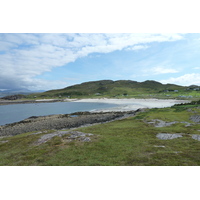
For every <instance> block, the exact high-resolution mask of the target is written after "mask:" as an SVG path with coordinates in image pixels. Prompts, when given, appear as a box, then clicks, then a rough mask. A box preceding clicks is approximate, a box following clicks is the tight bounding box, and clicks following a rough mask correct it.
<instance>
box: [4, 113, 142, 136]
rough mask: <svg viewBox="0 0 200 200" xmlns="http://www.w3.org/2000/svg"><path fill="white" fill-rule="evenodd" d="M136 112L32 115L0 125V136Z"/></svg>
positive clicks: (77, 125) (76, 125)
mask: <svg viewBox="0 0 200 200" xmlns="http://www.w3.org/2000/svg"><path fill="white" fill-rule="evenodd" d="M137 112H140V110H137V111H129V112H107V113H90V112H78V113H72V114H66V115H50V116H43V117H35V116H33V117H30V118H28V119H25V120H23V121H20V122H18V123H12V124H8V125H4V126H0V136H9V135H11V136H12V135H17V134H21V133H26V132H33V131H41V130H52V129H55V130H61V129H70V128H76V127H80V126H83V125H90V124H95V123H104V122H108V121H112V120H117V119H122V118H126V117H129V116H134V115H135V114H136V113H137Z"/></svg>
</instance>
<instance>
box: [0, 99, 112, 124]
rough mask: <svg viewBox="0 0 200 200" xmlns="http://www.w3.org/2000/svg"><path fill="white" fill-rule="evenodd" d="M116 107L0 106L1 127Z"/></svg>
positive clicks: (67, 104) (62, 104)
mask: <svg viewBox="0 0 200 200" xmlns="http://www.w3.org/2000/svg"><path fill="white" fill-rule="evenodd" d="M112 107H116V104H108V103H83V102H56V103H32V104H12V105H1V106H0V125H5V124H9V123H13V122H19V121H21V120H24V119H26V118H29V117H31V116H46V115H54V114H69V113H74V112H79V111H80V112H84V111H91V110H94V109H95V110H98V109H104V108H112Z"/></svg>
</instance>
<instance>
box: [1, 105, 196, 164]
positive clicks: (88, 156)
mask: <svg viewBox="0 0 200 200" xmlns="http://www.w3.org/2000/svg"><path fill="white" fill-rule="evenodd" d="M191 115H200V109H199V108H198V107H197V105H182V106H174V107H172V108H163V109H149V110H146V111H145V112H141V113H139V114H138V115H137V116H135V117H131V118H127V119H123V120H119V121H114V122H109V123H105V124H100V125H94V126H91V127H85V128H79V129H78V130H79V131H82V132H84V133H92V134H93V136H92V138H91V139H92V141H91V142H80V141H72V142H65V136H62V137H54V138H52V139H51V140H50V141H48V142H47V143H44V144H41V145H39V146H35V145H34V143H35V141H37V140H38V139H39V138H40V137H41V136H42V135H44V134H47V133H51V132H53V131H52V130H49V131H46V133H41V134H37V135H34V134H31V133H24V134H20V135H16V136H13V137H7V138H1V139H0V165H5V166H7V165H11V166H13V165H14V166H19V165H20V166H22V165H33V166H35V165H44V166H52V165H53V166H56V165H62V166H180V165H181V166H193V165H200V141H198V140H194V139H192V138H191V135H192V134H196V135H200V131H199V130H200V124H192V125H191V126H188V127H186V126H185V124H184V123H182V122H183V121H184V122H188V123H193V122H192V121H190V120H189V118H190V116H191ZM153 119H160V120H163V121H166V122H173V121H177V122H178V123H176V124H173V125H171V126H167V127H154V126H153V125H152V124H149V123H147V122H149V121H151V120H153ZM158 133H183V134H184V135H183V137H182V138H176V139H172V140H161V139H158V138H157V137H156V135H157V134H158Z"/></svg>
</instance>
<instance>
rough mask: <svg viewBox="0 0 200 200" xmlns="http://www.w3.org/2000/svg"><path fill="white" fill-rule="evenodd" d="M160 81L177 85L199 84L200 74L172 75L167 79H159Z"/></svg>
mask: <svg viewBox="0 0 200 200" xmlns="http://www.w3.org/2000/svg"><path fill="white" fill-rule="evenodd" d="M160 82H162V83H164V84H166V83H174V84H178V85H184V86H190V85H200V74H195V73H191V74H185V75H183V76H180V77H176V78H174V77H172V78H169V79H167V80H161V81H160Z"/></svg>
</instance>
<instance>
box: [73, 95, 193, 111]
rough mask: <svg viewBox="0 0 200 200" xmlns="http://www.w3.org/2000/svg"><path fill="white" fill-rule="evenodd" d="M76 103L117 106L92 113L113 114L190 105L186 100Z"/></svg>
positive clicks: (100, 100)
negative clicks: (183, 104)
mask: <svg viewBox="0 0 200 200" xmlns="http://www.w3.org/2000/svg"><path fill="white" fill-rule="evenodd" d="M74 102H88V103H92V102H93V103H110V104H116V107H113V108H108V109H102V110H93V111H92V112H112V111H130V110H137V109H139V108H164V107H170V106H173V105H175V104H181V103H188V102H190V101H186V100H176V99H166V100H164V99H163V100H162V99H106V98H103V99H81V100H75V101H74Z"/></svg>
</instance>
